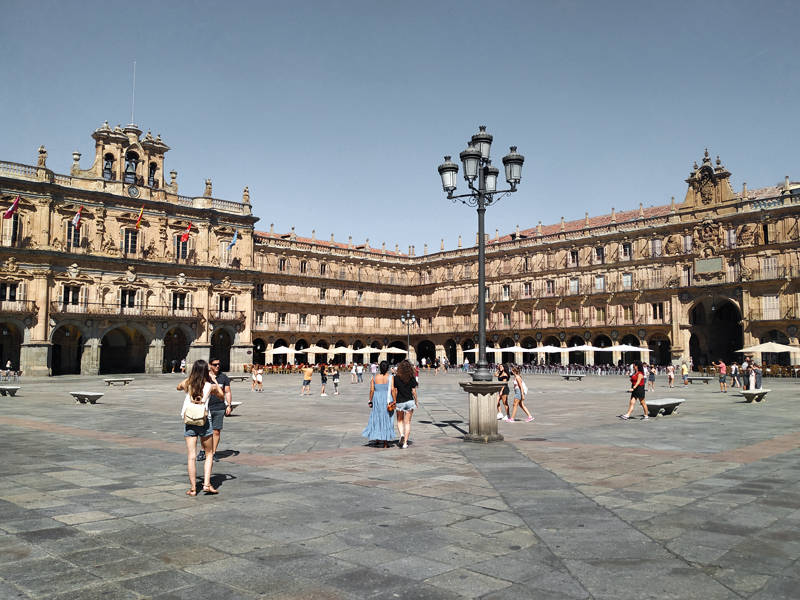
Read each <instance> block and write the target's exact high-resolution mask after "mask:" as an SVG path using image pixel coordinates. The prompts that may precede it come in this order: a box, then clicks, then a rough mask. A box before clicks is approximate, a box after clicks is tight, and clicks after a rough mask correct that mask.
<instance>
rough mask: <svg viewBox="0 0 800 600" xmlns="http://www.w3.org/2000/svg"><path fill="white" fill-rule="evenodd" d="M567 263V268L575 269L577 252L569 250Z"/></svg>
mask: <svg viewBox="0 0 800 600" xmlns="http://www.w3.org/2000/svg"><path fill="white" fill-rule="evenodd" d="M568 260H569V263H568V266H570V267H577V266H578V251H577V250H570V251H569V259H568Z"/></svg>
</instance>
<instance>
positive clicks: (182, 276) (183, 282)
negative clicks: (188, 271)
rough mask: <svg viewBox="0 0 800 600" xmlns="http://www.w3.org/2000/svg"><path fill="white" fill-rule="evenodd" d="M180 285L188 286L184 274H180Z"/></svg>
mask: <svg viewBox="0 0 800 600" xmlns="http://www.w3.org/2000/svg"><path fill="white" fill-rule="evenodd" d="M178 285H186V275H185V274H184V273H179V274H178Z"/></svg>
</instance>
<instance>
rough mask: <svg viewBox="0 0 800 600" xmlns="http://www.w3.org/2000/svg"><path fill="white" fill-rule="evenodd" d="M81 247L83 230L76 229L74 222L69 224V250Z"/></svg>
mask: <svg viewBox="0 0 800 600" xmlns="http://www.w3.org/2000/svg"><path fill="white" fill-rule="evenodd" d="M80 247H81V228H80V227H77V228H76V227H75V225H74V224H73V223H72V221H68V222H67V250H72V249H74V248H80Z"/></svg>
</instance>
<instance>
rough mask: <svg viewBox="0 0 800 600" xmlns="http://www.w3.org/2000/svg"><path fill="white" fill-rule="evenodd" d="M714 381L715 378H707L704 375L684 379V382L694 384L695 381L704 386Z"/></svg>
mask: <svg viewBox="0 0 800 600" xmlns="http://www.w3.org/2000/svg"><path fill="white" fill-rule="evenodd" d="M714 379H716V377H707V376H706V375H689V376H688V377H687V378H686V381H688V382H689V383H694V382H695V381H701V382H703V383H705V384H706V385H708V382H709V381H714Z"/></svg>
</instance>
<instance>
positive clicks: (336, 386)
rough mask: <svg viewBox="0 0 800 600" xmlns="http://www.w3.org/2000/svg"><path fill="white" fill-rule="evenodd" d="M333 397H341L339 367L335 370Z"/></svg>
mask: <svg viewBox="0 0 800 600" xmlns="http://www.w3.org/2000/svg"><path fill="white" fill-rule="evenodd" d="M333 395H334V396H338V395H339V369H338V368H337V367H335V368H334V369H333Z"/></svg>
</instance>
